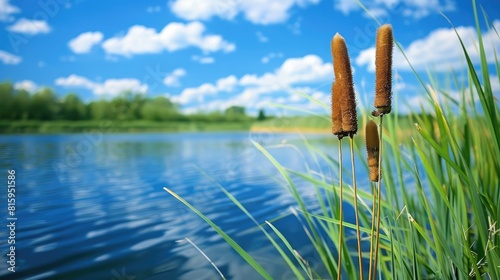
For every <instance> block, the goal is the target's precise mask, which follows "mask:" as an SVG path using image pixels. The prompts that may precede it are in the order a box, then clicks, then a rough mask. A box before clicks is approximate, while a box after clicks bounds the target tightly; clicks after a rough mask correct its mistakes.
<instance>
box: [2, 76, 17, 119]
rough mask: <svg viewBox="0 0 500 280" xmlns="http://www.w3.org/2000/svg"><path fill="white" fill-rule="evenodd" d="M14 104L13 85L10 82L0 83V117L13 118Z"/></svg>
mask: <svg viewBox="0 0 500 280" xmlns="http://www.w3.org/2000/svg"><path fill="white" fill-rule="evenodd" d="M13 104H14V87H13V86H12V83H1V84H0V119H3V120H11V119H14V114H15V111H14V110H13V106H12V105H13Z"/></svg>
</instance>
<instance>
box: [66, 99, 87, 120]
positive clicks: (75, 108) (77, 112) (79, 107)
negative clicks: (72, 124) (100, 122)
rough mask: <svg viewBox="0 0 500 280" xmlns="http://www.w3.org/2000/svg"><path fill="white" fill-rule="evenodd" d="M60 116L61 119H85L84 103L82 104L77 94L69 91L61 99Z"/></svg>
mask: <svg viewBox="0 0 500 280" xmlns="http://www.w3.org/2000/svg"><path fill="white" fill-rule="evenodd" d="M60 116H61V118H62V119H65V120H72V121H76V120H82V119H85V118H86V109H85V104H83V102H82V101H81V100H80V98H79V97H78V95H76V94H74V93H70V94H68V95H66V96H65V97H64V99H63V102H62V104H61V112H60Z"/></svg>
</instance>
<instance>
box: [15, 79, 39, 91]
mask: <svg viewBox="0 0 500 280" xmlns="http://www.w3.org/2000/svg"><path fill="white" fill-rule="evenodd" d="M14 88H15V89H17V90H20V89H24V90H26V91H29V92H35V91H36V90H37V89H38V88H39V87H38V85H37V84H36V83H35V82H33V81H31V80H23V81H19V82H16V83H15V84H14Z"/></svg>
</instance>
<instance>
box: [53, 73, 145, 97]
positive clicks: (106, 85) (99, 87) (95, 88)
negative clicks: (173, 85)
mask: <svg viewBox="0 0 500 280" xmlns="http://www.w3.org/2000/svg"><path fill="white" fill-rule="evenodd" d="M55 84H56V85H58V86H62V87H75V88H85V89H89V90H91V91H92V92H93V93H94V94H97V95H104V94H110V95H117V94H119V93H122V92H125V91H131V92H136V93H146V92H147V91H148V86H147V85H146V84H142V83H141V82H140V81H139V80H137V79H131V78H124V79H107V80H105V81H104V82H103V83H97V82H93V81H91V80H89V79H88V78H85V77H82V76H79V75H75V74H71V75H69V76H68V77H66V78H63V77H61V78H58V79H56V80H55Z"/></svg>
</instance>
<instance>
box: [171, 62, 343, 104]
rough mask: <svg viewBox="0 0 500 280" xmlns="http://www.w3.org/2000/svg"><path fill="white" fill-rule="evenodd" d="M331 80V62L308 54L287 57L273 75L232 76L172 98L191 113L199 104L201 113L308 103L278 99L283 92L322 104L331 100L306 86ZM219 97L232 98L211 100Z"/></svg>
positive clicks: (294, 97)
mask: <svg viewBox="0 0 500 280" xmlns="http://www.w3.org/2000/svg"><path fill="white" fill-rule="evenodd" d="M332 78H333V66H332V64H331V63H328V62H327V63H325V62H323V61H322V60H321V58H319V57H318V56H316V55H306V56H304V57H298V58H288V59H287V60H285V61H284V62H283V64H282V65H281V66H280V67H279V68H278V69H276V70H275V71H273V72H267V73H264V74H262V75H260V76H259V75H254V74H247V75H243V76H242V77H241V78H237V77H236V76H234V75H231V76H228V77H225V78H222V79H219V80H217V81H216V82H214V83H204V84H202V85H200V86H198V87H192V88H187V89H184V90H183V91H182V92H181V94H180V95H177V96H172V97H171V98H172V100H173V101H174V102H177V103H180V104H183V105H188V106H189V107H188V110H191V111H192V109H193V108H194V107H192V106H193V105H194V104H197V105H196V106H197V108H199V109H201V110H209V111H210V110H223V109H225V108H227V107H229V106H231V105H242V106H245V107H247V108H249V109H256V108H259V107H262V106H263V105H264V104H265V103H266V102H278V103H283V102H285V103H288V104H289V103H294V102H295V103H297V101H300V102H303V104H306V103H304V102H306V101H305V99H303V98H302V99H301V98H297V96H289V97H286V98H285V99H283V100H279V99H277V97H275V96H274V94H277V95H278V96H279V95H280V94H281V95H283V94H284V93H291V92H294V91H301V92H306V93H308V94H311V95H313V96H315V97H316V98H318V99H320V100H322V101H324V100H328V98H329V97H328V96H327V95H325V93H322V92H321V91H319V90H315V89H311V88H309V87H307V86H306V85H305V84H310V83H322V82H327V81H330V80H331V79H332ZM327 84H329V83H327ZM219 94H224V96H226V97H227V96H228V95H229V98H227V99H225V100H224V99H223V98H222V96H218V98H216V99H215V100H214V98H210V97H211V96H215V95H219ZM270 94H273V96H271V95H270ZM325 96H326V97H327V98H326V99H325ZM282 101H283V102H282ZM304 106H305V105H304ZM307 106H309V107H304V108H315V107H314V105H313V104H309V105H307ZM315 109H317V108H315Z"/></svg>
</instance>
